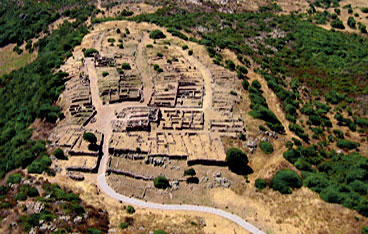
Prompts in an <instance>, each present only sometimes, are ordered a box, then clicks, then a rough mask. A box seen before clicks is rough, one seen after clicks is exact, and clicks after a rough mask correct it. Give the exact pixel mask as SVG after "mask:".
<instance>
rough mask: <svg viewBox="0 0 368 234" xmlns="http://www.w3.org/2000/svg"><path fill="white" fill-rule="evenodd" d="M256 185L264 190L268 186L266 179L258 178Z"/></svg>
mask: <svg viewBox="0 0 368 234" xmlns="http://www.w3.org/2000/svg"><path fill="white" fill-rule="evenodd" d="M254 186H255V187H256V188H257V189H258V190H262V189H264V188H266V187H267V182H266V180H265V179H256V182H255V183H254Z"/></svg>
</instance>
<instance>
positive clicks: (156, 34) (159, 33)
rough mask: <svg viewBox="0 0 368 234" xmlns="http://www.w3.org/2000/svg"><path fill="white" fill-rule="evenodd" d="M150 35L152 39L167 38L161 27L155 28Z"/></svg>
mask: <svg viewBox="0 0 368 234" xmlns="http://www.w3.org/2000/svg"><path fill="white" fill-rule="evenodd" d="M149 37H150V38H151V39H161V38H166V36H165V34H164V33H163V32H162V31H161V30H159V29H156V30H153V31H152V32H150V34H149Z"/></svg>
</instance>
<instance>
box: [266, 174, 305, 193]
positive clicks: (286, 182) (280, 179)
mask: <svg viewBox="0 0 368 234" xmlns="http://www.w3.org/2000/svg"><path fill="white" fill-rule="evenodd" d="M302 185H303V183H302V179H301V178H300V177H299V176H298V174H296V173H295V171H292V170H290V169H282V170H280V171H278V172H277V173H276V174H275V176H274V177H273V178H272V181H271V187H272V189H273V190H276V191H279V192H280V193H282V194H290V193H291V188H300V187H301V186H302Z"/></svg>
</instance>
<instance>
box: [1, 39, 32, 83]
mask: <svg viewBox="0 0 368 234" xmlns="http://www.w3.org/2000/svg"><path fill="white" fill-rule="evenodd" d="M15 46H16V45H15V44H11V45H7V46H5V47H3V48H0V76H2V75H5V74H8V73H10V72H11V71H14V70H17V69H19V68H21V67H24V66H25V65H27V64H29V63H31V62H33V61H34V60H35V59H36V57H37V53H36V52H33V53H32V54H30V53H28V52H27V51H23V53H22V54H21V55H18V54H17V53H16V52H14V51H13V48H14V47H15ZM22 49H23V50H24V48H22Z"/></svg>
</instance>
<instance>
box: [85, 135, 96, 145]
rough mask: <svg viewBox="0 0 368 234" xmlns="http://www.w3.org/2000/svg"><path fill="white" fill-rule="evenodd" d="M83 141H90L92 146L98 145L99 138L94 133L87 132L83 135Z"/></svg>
mask: <svg viewBox="0 0 368 234" xmlns="http://www.w3.org/2000/svg"><path fill="white" fill-rule="evenodd" d="M83 139H84V140H85V141H88V142H89V143H91V144H96V142H97V137H96V135H95V134H93V133H92V132H85V133H83Z"/></svg>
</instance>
